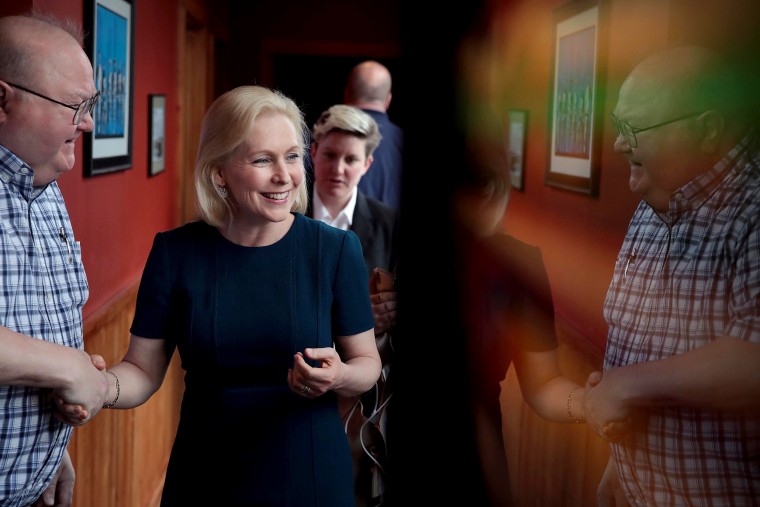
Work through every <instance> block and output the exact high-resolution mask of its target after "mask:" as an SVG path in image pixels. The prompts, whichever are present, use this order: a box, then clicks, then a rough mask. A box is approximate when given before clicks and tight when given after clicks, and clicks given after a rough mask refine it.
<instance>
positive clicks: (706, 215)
mask: <svg viewBox="0 0 760 507" xmlns="http://www.w3.org/2000/svg"><path fill="white" fill-rule="evenodd" d="M734 63H736V62H734ZM740 70H741V67H740V66H736V65H729V62H728V61H727V60H725V59H722V58H721V57H719V56H718V55H717V54H715V53H714V52H712V51H710V50H707V49H704V48H698V47H679V48H672V49H669V50H666V51H662V52H660V53H657V54H655V55H653V56H650V57H649V58H647V59H645V60H644V61H643V62H641V63H640V64H639V65H637V66H636V67H635V68H634V70H633V71H632V72H631V74H629V76H628V77H627V78H626V80H625V82H624V83H623V85H622V88H621V90H620V96H619V99H618V102H617V105H616V106H615V109H614V112H613V116H612V121H613V125H614V126H615V129H616V139H615V145H614V146H615V151H617V152H618V153H620V154H621V155H623V156H624V157H625V158H626V160H627V161H628V165H629V171H630V173H629V179H628V183H629V186H630V189H631V191H633V192H635V193H637V194H639V195H641V197H642V200H641V202H640V203H639V206H638V208H637V209H636V211H635V212H634V215H633V217H632V219H631V221H630V223H629V226H628V231H627V233H626V236H625V239H624V241H623V245H622V248H621V250H620V253H619V254H618V258H617V262H616V265H615V271H614V274H613V278H612V281H611V283H610V287H609V290H608V292H607V297H606V300H605V304H604V316H605V320H606V322H607V324H608V326H609V332H608V338H607V345H606V352H605V359H604V372H603V374H602V375H601V379H600V378H599V376H598V374H597V375H594V374H592V376H591V378H589V389H588V390H587V392H586V396H585V400H584V408H585V414H586V420H587V421H588V423H589V424H590V425H591V426H592V427H593V428H594V429H595V430H596V431H597V432H598V433H599V435H601V436H602V437H604V438H606V439H608V440H609V441H610V442H611V443H610V462H609V464H608V467H607V470H606V472H605V474H604V477H603V478H602V482H601V484H600V487H599V491H598V497H599V502H600V505H603V506H607V505H625V503H626V502H627V503H630V504H631V505H647V506H659V505H673V506H675V505H684V506H685V505H711V506H714V505H721V506H723V505H725V506H729V505H731V506H738V505H758V501H759V499H760V155H759V154H758V142H757V141H758V132H757V129H756V126H757V123H756V118H754V117H753V114H756V111H757V109H756V106H757V98H756V95H757V93H756V90H757V87H756V86H752V84H751V81H750V80H748V79H747V77H748V76H749V74H747V75H743V74H742V72H740ZM592 386H593V387H592ZM617 481H619V482H617ZM616 492H617V493H618V494H617V495H616V494H615V493H616ZM620 493H623V495H620ZM623 496H624V498H623ZM613 498H615V499H616V500H617V502H618V503H615V501H613Z"/></svg>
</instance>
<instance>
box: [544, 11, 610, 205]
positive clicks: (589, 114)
mask: <svg viewBox="0 0 760 507" xmlns="http://www.w3.org/2000/svg"><path fill="white" fill-rule="evenodd" d="M602 2H603V0H601V1H598V0H572V1H570V2H567V3H566V4H563V5H562V6H560V7H558V8H557V9H556V10H555V11H554V68H553V73H552V87H551V96H550V99H549V121H548V125H549V157H548V160H549V164H548V166H547V169H546V174H545V179H544V181H545V183H546V184H547V185H551V186H555V187H560V188H565V189H568V190H573V191H576V192H582V193H585V194H589V195H596V194H597V191H598V184H599V156H600V153H601V150H600V142H601V137H602V135H601V134H602V130H603V128H602V108H603V105H604V97H603V88H604V87H603V86H600V82H601V80H602V79H603V75H604V72H603V69H602V67H601V64H602V62H604V61H605V59H604V56H605V55H603V54H602V53H603V51H602V49H603V45H602V44H601V41H602V40H603V37H602V36H600V34H602V32H603V30H602V29H601V23H600V18H601V16H600V11H601V9H602Z"/></svg>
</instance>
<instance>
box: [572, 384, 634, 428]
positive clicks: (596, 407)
mask: <svg viewBox="0 0 760 507" xmlns="http://www.w3.org/2000/svg"><path fill="white" fill-rule="evenodd" d="M624 387H625V386H624V384H623V382H622V380H621V376H620V375H619V372H618V371H617V370H616V369H611V370H607V371H606V372H605V373H604V374H602V372H600V371H594V372H591V374H590V375H589V376H588V379H587V381H586V386H585V396H584V399H583V410H584V415H585V418H586V423H587V424H588V425H589V426H590V427H591V428H592V429H593V430H594V431H595V432H596V433H597V435H599V436H600V437H602V438H603V439H605V440H607V441H609V442H618V441H620V440H623V439H624V438H626V437H627V436H629V435H630V434H631V432H632V431H633V429H634V426H635V424H636V417H637V413H636V411H635V410H634V407H632V406H630V405H629V404H627V403H626V402H625V396H624V391H623V389H624Z"/></svg>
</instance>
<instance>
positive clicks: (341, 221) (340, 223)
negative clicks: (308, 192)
mask: <svg viewBox="0 0 760 507" xmlns="http://www.w3.org/2000/svg"><path fill="white" fill-rule="evenodd" d="M312 202H313V203H314V205H313V208H312V209H313V215H314V218H315V219H316V220H320V221H322V222H324V223H326V224H328V225H332V226H333V227H336V228H338V229H343V230H344V231H347V230H348V229H349V228H350V227H351V224H352V223H353V220H354V209H355V208H356V187H354V191H353V192H352V193H351V199H349V200H348V204H346V206H345V207H344V208H343V209H342V210H340V212H339V213H338V215H337V216H332V215H330V212H329V211H328V210H327V207H325V205H324V203H323V202H322V199H320V198H319V193H318V192H317V186H316V185H314V190H313V199H312Z"/></svg>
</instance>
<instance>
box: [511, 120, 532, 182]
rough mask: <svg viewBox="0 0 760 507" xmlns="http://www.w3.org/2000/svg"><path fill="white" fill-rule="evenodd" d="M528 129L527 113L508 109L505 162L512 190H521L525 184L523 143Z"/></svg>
mask: <svg viewBox="0 0 760 507" xmlns="http://www.w3.org/2000/svg"><path fill="white" fill-rule="evenodd" d="M527 128H528V111H525V110H522V109H510V110H509V115H508V124H507V149H508V152H507V160H508V163H509V178H510V180H511V181H512V188H514V189H516V190H523V185H524V182H525V142H526V136H527Z"/></svg>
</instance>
